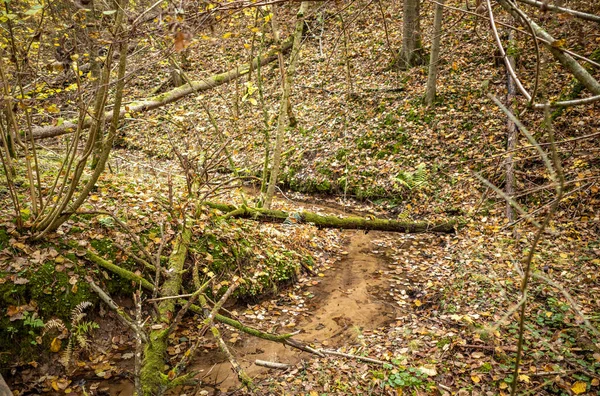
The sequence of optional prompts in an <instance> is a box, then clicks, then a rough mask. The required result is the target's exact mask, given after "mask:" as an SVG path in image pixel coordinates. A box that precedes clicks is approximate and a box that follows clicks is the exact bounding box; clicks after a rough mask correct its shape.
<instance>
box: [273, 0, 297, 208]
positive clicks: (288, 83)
mask: <svg viewBox="0 0 600 396" xmlns="http://www.w3.org/2000/svg"><path fill="white" fill-rule="evenodd" d="M307 9H308V2H307V1H303V2H302V3H301V4H300V9H299V10H298V13H297V14H296V30H295V31H294V36H293V39H294V42H293V46H292V54H291V56H290V63H289V65H288V68H287V70H285V68H284V64H283V56H282V55H281V52H280V54H279V67H280V69H281V73H282V76H281V77H282V81H281V83H282V88H283V92H282V95H281V104H280V107H279V116H278V119H277V140H276V143H275V150H274V151H273V162H272V164H273V165H272V167H271V175H270V177H269V185H268V187H267V193H266V195H265V201H264V205H265V207H266V208H269V207H270V206H271V202H272V200H273V195H275V186H276V185H277V178H278V176H279V168H280V167H281V151H282V148H283V135H284V134H285V117H286V116H287V115H288V107H289V106H290V92H291V90H292V84H293V81H294V74H295V73H296V64H297V62H298V57H299V55H300V46H301V45H302V30H303V28H304V13H305V12H306V10H307ZM273 13H274V15H273V19H272V21H273V31H274V34H275V37H276V40H277V41H279V32H278V31H277V30H278V29H277V25H276V23H275V21H277V19H276V16H275V8H274V9H273ZM288 118H289V117H288ZM288 121H290V120H288Z"/></svg>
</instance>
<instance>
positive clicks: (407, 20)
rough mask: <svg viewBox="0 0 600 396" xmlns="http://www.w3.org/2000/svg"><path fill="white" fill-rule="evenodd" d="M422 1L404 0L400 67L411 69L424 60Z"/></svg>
mask: <svg viewBox="0 0 600 396" xmlns="http://www.w3.org/2000/svg"><path fill="white" fill-rule="evenodd" d="M420 1H421V0H404V16H403V25H402V49H401V50H400V56H399V59H398V62H399V67H400V68H402V69H409V68H410V67H412V66H415V65H418V64H420V63H421V62H422V61H423V56H422V55H423V54H422V53H421V52H422V49H423V46H422V44H421V16H420Z"/></svg>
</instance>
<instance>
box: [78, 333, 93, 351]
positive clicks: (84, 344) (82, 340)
mask: <svg viewBox="0 0 600 396" xmlns="http://www.w3.org/2000/svg"><path fill="white" fill-rule="evenodd" d="M75 338H76V339H77V344H78V345H79V348H81V349H87V348H88V346H89V345H90V343H89V340H88V338H87V337H86V336H85V335H84V334H77V335H76V336H75Z"/></svg>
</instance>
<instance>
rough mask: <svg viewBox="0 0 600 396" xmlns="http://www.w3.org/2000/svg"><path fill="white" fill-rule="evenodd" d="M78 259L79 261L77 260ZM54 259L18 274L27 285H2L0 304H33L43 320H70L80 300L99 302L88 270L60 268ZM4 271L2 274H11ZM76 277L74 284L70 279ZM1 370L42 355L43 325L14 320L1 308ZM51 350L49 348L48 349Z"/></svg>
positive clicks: (12, 283)
mask: <svg viewBox="0 0 600 396" xmlns="http://www.w3.org/2000/svg"><path fill="white" fill-rule="evenodd" d="M75 262H76V261H75ZM55 265H56V263H55V262H54V261H51V260H50V261H46V262H45V263H44V264H42V265H40V266H39V267H33V266H31V267H30V268H28V269H26V270H24V271H22V272H21V273H19V274H18V277H19V278H22V279H27V280H28V282H27V283H25V284H20V285H15V284H14V282H12V281H7V282H4V283H2V284H0V307H3V308H4V307H5V308H8V307H9V306H15V307H18V306H23V305H29V306H31V307H36V314H37V317H38V318H40V319H41V320H42V321H43V322H46V321H48V320H49V319H52V318H59V319H61V320H63V321H64V322H65V323H69V321H70V316H71V311H72V309H73V308H75V307H76V306H77V305H78V304H79V303H81V302H83V301H90V302H92V303H94V302H96V301H97V297H96V294H95V293H93V292H92V291H91V290H90V288H89V286H88V284H87V282H85V281H82V279H83V275H84V269H83V268H81V267H78V266H73V267H72V268H70V269H65V270H63V271H57V270H56V269H55ZM8 275H9V274H7V273H0V277H2V278H4V277H6V276H8ZM71 279H73V280H76V282H74V284H71V283H70V280H71ZM0 317H1V318H2V319H0V327H1V328H2V329H7V331H0V351H3V352H5V353H1V354H0V369H2V368H5V367H6V366H5V365H6V364H8V363H9V362H12V363H14V362H15V360H17V359H21V360H29V359H33V358H35V355H36V354H39V352H40V351H39V348H40V347H39V346H37V345H36V343H35V339H36V337H38V336H40V335H41V328H33V327H32V326H31V325H30V324H28V322H27V321H25V320H23V319H17V320H14V321H12V322H11V321H10V318H9V317H7V316H6V311H5V309H2V310H1V311H0ZM46 349H47V348H46Z"/></svg>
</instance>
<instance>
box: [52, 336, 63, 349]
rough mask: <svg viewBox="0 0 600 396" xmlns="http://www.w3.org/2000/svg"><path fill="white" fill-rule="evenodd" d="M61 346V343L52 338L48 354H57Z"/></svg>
mask: <svg viewBox="0 0 600 396" xmlns="http://www.w3.org/2000/svg"><path fill="white" fill-rule="evenodd" d="M61 345H62V341H61V340H60V339H58V338H57V337H54V339H53V340H52V342H51V343H50V352H54V353H56V352H58V351H60V346H61Z"/></svg>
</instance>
